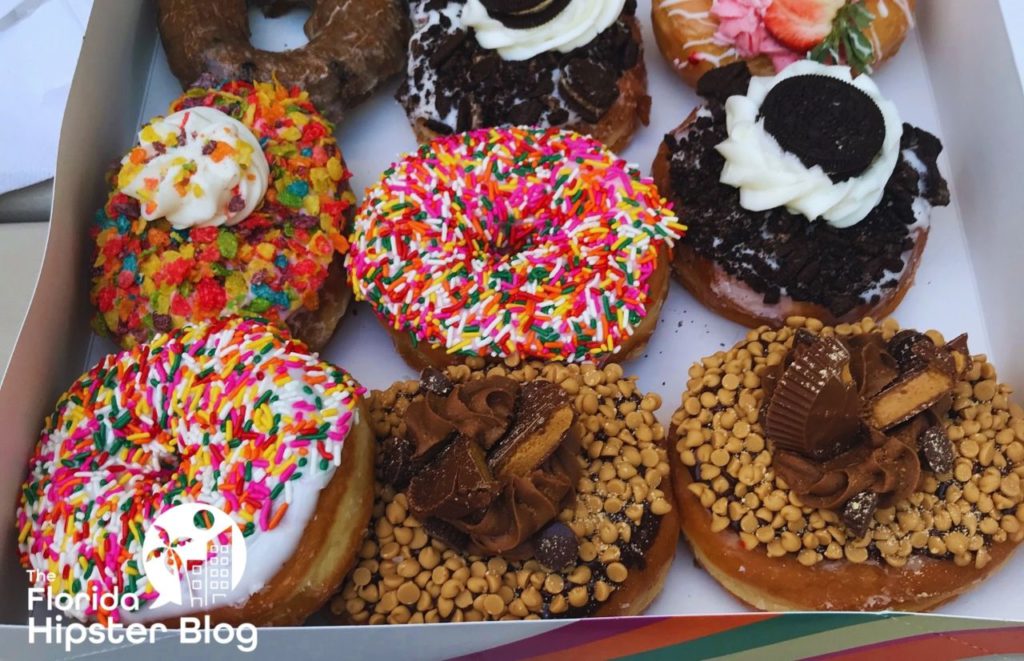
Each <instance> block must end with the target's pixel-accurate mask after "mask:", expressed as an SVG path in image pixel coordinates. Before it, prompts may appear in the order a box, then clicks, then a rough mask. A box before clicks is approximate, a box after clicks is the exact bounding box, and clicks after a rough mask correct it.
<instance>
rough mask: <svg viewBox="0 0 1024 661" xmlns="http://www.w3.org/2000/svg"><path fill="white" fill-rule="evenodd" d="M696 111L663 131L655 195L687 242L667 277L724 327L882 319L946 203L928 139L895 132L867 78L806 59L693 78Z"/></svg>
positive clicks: (894, 117) (888, 107) (908, 130)
mask: <svg viewBox="0 0 1024 661" xmlns="http://www.w3.org/2000/svg"><path fill="white" fill-rule="evenodd" d="M698 92H699V93H700V94H701V95H703V96H704V97H705V98H706V99H707V103H706V104H705V105H703V106H701V107H699V108H697V109H696V110H695V111H693V113H691V114H690V116H689V117H688V118H687V119H686V121H685V122H683V124H682V125H681V126H680V127H679V128H677V129H676V130H674V131H672V132H671V133H669V134H668V135H667V136H666V137H665V140H664V142H663V143H662V145H661V149H660V150H659V152H658V156H657V158H656V159H655V162H654V168H653V176H654V179H655V182H656V183H657V184H658V187H659V189H660V190H661V191H662V192H663V193H664V194H665V195H666V196H667V197H668V198H669V199H670V200H672V201H674V202H675V203H676V206H677V208H679V209H680V210H681V215H682V217H683V220H684V221H686V223H687V225H688V227H689V230H688V232H687V235H686V236H685V238H683V239H682V240H681V241H679V242H677V244H676V252H675V261H674V262H673V269H674V272H675V274H676V276H677V277H678V279H679V280H680V281H681V282H682V284H683V285H684V286H685V287H686V288H687V289H688V290H689V291H690V293H691V294H693V295H694V296H695V297H696V298H697V299H698V300H699V301H701V302H702V303H703V304H704V305H706V306H707V307H709V308H711V309H712V310H714V311H715V312H718V313H719V314H721V315H722V316H724V317H726V318H728V319H731V320H733V321H735V322H737V323H740V324H744V325H746V326H750V327H754V326H757V325H759V324H762V323H765V324H769V325H773V324H774V325H777V324H781V323H782V321H783V320H784V319H785V318H786V317H788V316H792V315H800V316H812V317H815V318H820V319H822V320H823V321H825V322H826V323H839V322H849V321H853V320H856V319H860V318H861V317H863V316H875V317H879V316H884V315H885V314H888V313H889V312H891V311H892V310H893V309H894V308H895V307H896V306H897V305H899V303H900V301H902V300H903V297H904V295H905V294H906V292H907V290H908V289H909V288H910V285H911V284H912V283H913V280H914V274H915V272H916V271H917V265H918V262H919V261H920V259H921V254H922V253H923V251H924V246H925V243H926V241H927V239H928V229H929V226H930V210H931V208H932V207H933V206H942V205H946V204H948V203H949V190H948V188H947V187H946V182H945V180H944V179H943V178H942V175H941V174H940V172H939V169H938V165H937V159H938V156H939V153H940V152H941V150H942V145H941V143H940V142H939V140H938V139H937V138H935V136H933V135H931V134H930V133H928V132H926V131H924V130H922V129H919V128H915V127H913V126H911V125H909V124H904V123H901V122H900V119H899V114H898V113H897V111H896V108H895V107H894V106H893V105H892V104H891V103H890V102H888V101H886V100H885V99H884V98H883V97H882V96H881V94H880V92H879V91H878V88H877V87H876V86H875V84H874V83H873V82H872V81H871V80H870V78H868V77H867V76H864V75H861V76H858V77H857V78H855V79H854V78H851V76H850V70H849V69H848V68H846V67H839V66H831V67H830V66H825V65H822V64H818V63H816V62H811V61H801V62H798V63H796V64H793V65H791V66H790V67H788V68H787V69H786V70H785V71H783V72H782V73H780V74H778V75H776V76H774V77H771V78H767V77H753V78H752V77H751V75H750V72H749V71H748V69H747V67H746V65H745V64H744V63H737V64H733V65H730V66H728V67H723V68H721V69H716V70H714V71H712V72H711V73H709V74H707V75H706V76H705V77H704V78H703V79H701V82H700V85H699V86H698Z"/></svg>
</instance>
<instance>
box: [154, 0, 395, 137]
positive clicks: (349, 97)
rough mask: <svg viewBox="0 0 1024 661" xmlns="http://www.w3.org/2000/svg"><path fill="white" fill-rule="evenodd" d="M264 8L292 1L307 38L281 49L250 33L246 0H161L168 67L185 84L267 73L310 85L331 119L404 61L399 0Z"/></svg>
mask: <svg viewBox="0 0 1024 661" xmlns="http://www.w3.org/2000/svg"><path fill="white" fill-rule="evenodd" d="M260 4H262V5H264V13H265V14H267V15H280V14H283V13H285V12H287V11H288V10H289V9H291V8H292V7H295V6H303V5H305V6H307V7H309V9H310V11H311V13H310V16H309V19H308V20H307V21H306V24H305V26H304V27H303V30H304V31H305V33H306V36H307V37H308V38H309V42H308V43H307V44H306V45H304V46H302V47H300V48H295V49H292V50H289V51H284V52H280V53H272V52H268V51H263V50H259V49H258V48H256V47H254V46H253V45H252V44H251V43H250V41H249V38H250V31H249V19H248V12H247V3H246V2H245V0H217V2H205V1H204V0H159V2H158V3H157V6H158V8H159V12H160V16H159V27H160V38H161V39H162V41H163V45H164V50H165V51H167V61H168V63H169V64H170V66H171V71H173V72H174V75H175V76H176V77H177V78H178V80H179V81H180V82H181V85H182V87H185V88H188V87H190V86H191V85H192V84H193V83H195V82H196V80H198V79H199V78H200V76H202V75H203V74H210V75H212V76H213V77H214V79H217V80H232V79H243V80H261V81H267V80H271V78H272V77H276V78H277V80H278V81H280V82H281V83H283V84H285V85H289V86H290V85H297V86H298V87H300V88H302V89H304V90H306V91H307V92H309V95H310V97H311V98H312V99H313V102H314V103H315V104H316V106H317V108H318V109H319V110H320V111H321V112H322V113H324V114H325V115H326V116H327V117H328V118H330V119H331V121H333V122H335V123H337V122H340V121H341V118H342V115H343V113H344V111H345V110H347V109H348V108H351V107H352V106H354V105H356V104H357V103H359V102H360V101H362V100H363V99H365V98H366V97H368V96H369V95H370V94H371V93H373V91H374V90H376V89H377V88H378V87H380V86H381V85H382V84H383V83H384V82H386V81H387V80H388V79H389V78H390V77H392V76H394V75H395V74H397V73H399V72H400V71H401V69H402V66H403V64H404V63H405V49H406V44H407V42H408V38H409V33H410V31H411V26H410V22H409V17H408V7H407V3H405V2H403V1H402V0H274V1H273V2H270V3H269V4H268V3H267V2H266V1H265V0H264V1H263V2H261V3H260Z"/></svg>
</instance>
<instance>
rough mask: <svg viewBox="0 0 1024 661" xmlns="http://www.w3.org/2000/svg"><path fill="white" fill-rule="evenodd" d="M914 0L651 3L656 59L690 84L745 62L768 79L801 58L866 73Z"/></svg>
mask: <svg viewBox="0 0 1024 661" xmlns="http://www.w3.org/2000/svg"><path fill="white" fill-rule="evenodd" d="M914 4H915V1H914V0H652V2H651V19H652V21H653V23H654V35H655V37H656V38H657V41H658V47H659V48H660V49H661V53H662V55H664V56H665V59H666V60H668V62H669V64H671V65H672V67H673V68H674V69H675V71H676V73H677V74H679V76H680V77H681V78H682V79H683V80H685V81H686V82H688V83H689V84H690V85H693V86H696V85H697V81H698V80H700V78H701V76H703V75H704V74H705V73H707V72H708V71H710V70H711V69H714V68H715V67H723V66H728V65H730V64H733V63H734V62H737V61H742V62H746V63H747V65H748V66H749V67H750V70H751V71H753V72H754V73H756V74H757V75H759V76H770V75H772V74H774V73H778V72H779V71H782V69H783V68H785V67H786V66H788V65H790V64H792V63H793V62H796V61H798V60H801V59H804V58H811V59H814V60H817V61H819V62H825V63H839V64H847V65H849V66H850V67H852V68H853V70H854V71H855V72H857V73H871V72H872V71H873V70H874V68H875V67H876V66H877V65H879V64H881V63H882V62H883V61H885V60H887V59H889V58H890V57H892V56H893V55H895V54H896V51H898V50H899V48H900V46H901V45H902V44H903V39H904V37H906V34H907V31H908V30H909V29H910V28H911V27H913V25H914Z"/></svg>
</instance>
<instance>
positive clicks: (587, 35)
mask: <svg viewBox="0 0 1024 661" xmlns="http://www.w3.org/2000/svg"><path fill="white" fill-rule="evenodd" d="M625 4H626V0H570V2H569V4H568V5H567V6H566V7H565V9H563V10H562V11H561V12H560V13H559V14H558V15H557V16H555V17H554V18H552V19H551V20H550V21H548V22H547V23H545V24H543V25H538V26H537V27H534V28H525V29H519V30H517V29H514V28H510V27H507V26H506V25H505V24H503V23H502V22H501V21H499V20H497V19H494V18H492V17H491V15H490V14H488V13H487V9H486V8H485V7H484V6H483V4H482V3H481V2H480V0H469V1H468V2H467V3H466V5H465V7H463V9H462V24H463V25H464V26H466V27H470V28H473V29H474V30H475V31H476V40H477V43H479V44H480V45H481V46H483V47H484V48H487V49H490V50H497V51H498V54H499V55H501V57H502V58H503V59H506V60H528V59H530V58H531V57H534V56H536V55H540V54H541V53H546V52H547V51H552V50H557V51H559V52H562V53H568V52H569V51H571V50H573V49H576V48H579V47H580V46H586V45H587V44H589V43H590V42H591V41H593V40H594V38H595V37H597V35H599V34H601V33H602V32H604V31H605V30H606V29H608V27H610V26H611V24H612V23H614V22H615V21H616V20H618V18H619V14H621V13H622V8H623V6H625Z"/></svg>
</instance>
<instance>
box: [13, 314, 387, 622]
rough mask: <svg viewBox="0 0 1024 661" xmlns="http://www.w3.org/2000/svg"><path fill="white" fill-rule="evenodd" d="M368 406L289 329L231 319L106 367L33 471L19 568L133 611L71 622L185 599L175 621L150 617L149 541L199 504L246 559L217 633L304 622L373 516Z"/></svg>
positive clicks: (42, 447) (65, 398) (60, 411)
mask: <svg viewBox="0 0 1024 661" xmlns="http://www.w3.org/2000/svg"><path fill="white" fill-rule="evenodd" d="M362 393H363V390H362V388H361V387H359V386H358V385H357V384H356V383H355V382H354V381H353V380H352V378H351V377H350V376H349V375H348V374H346V373H345V372H344V371H342V370H340V369H338V368H336V367H333V366H331V365H329V364H327V363H323V362H320V361H319V360H317V359H316V358H315V357H313V356H311V355H310V354H309V352H308V350H307V349H306V347H305V346H304V345H303V344H302V343H301V342H296V341H294V340H292V339H291V337H290V336H289V335H288V332H287V331H284V330H281V329H278V328H276V327H273V326H268V325H266V324H265V323H264V322H262V321H257V320H245V319H241V318H238V317H235V318H232V319H230V320H220V321H216V322H212V323H209V324H201V325H196V326H189V327H186V328H183V329H180V330H177V331H174V332H173V333H170V334H160V335H157V336H156V337H155V338H154V339H153V340H152V342H150V343H148V344H140V345H138V346H136V347H135V348H133V349H131V350H127V351H123V352H121V353H118V354H113V355H109V356H107V357H106V358H104V359H103V361H102V362H101V363H100V364H99V365H97V366H96V367H94V368H93V369H91V370H90V371H89V372H87V373H86V374H84V375H82V376H81V377H80V378H79V379H78V380H77V381H75V383H74V384H73V385H72V386H71V388H70V389H68V391H67V392H66V393H65V394H64V395H62V396H61V397H60V399H59V400H58V401H57V405H56V407H55V409H54V412H53V413H52V414H51V415H50V416H49V417H48V418H47V419H46V424H45V428H44V429H43V431H42V433H41V434H40V437H39V442H38V444H37V445H36V448H35V451H34V453H33V454H32V456H31V458H30V459H29V464H28V477H27V478H26V479H25V483H24V484H23V485H22V488H21V498H20V502H19V506H18V511H17V518H16V525H17V527H18V546H19V550H20V552H21V561H22V564H23V565H24V566H25V567H27V568H30V569H35V570H37V571H39V572H42V573H43V575H44V576H45V573H46V572H52V573H53V574H54V575H56V576H57V579H56V580H55V581H52V582H50V583H49V584H48V588H49V589H50V590H51V591H52V592H53V593H54V594H59V593H69V594H71V595H72V597H74V595H82V594H92V593H96V594H118V595H121V597H122V599H121V603H122V605H123V604H126V603H130V601H126V600H125V599H124V596H125V595H133V596H134V597H135V600H137V603H140V604H141V610H140V611H131V610H126V609H125V608H123V607H122V608H119V609H118V610H115V611H109V612H107V611H103V610H99V611H97V610H95V609H90V610H86V611H85V612H82V613H78V615H79V617H83V618H87V619H98V620H100V621H111V620H113V621H118V620H125V621H143V622H149V621H153V620H160V619H163V618H167V617H169V616H172V615H177V614H188V613H191V612H202V611H201V610H198V609H195V608H194V607H192V610H191V611H190V610H189V608H190V601H189V600H187V599H186V600H185V601H184V604H183V605H182V606H179V607H178V608H179V609H182V610H179V611H175V612H170V611H172V610H173V609H169V608H166V607H165V608H163V609H161V610H159V611H156V612H155V613H154V612H150V611H148V608H149V604H151V603H152V602H153V600H154V599H156V597H157V596H158V595H157V592H156V590H155V588H154V585H153V583H151V581H150V579H149V577H147V574H146V571H145V568H146V561H145V558H144V557H143V551H144V546H143V544H144V540H145V538H146V536H147V535H149V534H155V533H153V532H152V530H151V528H150V526H151V524H152V523H153V521H154V520H155V519H156V518H157V517H158V516H159V515H160V514H162V513H163V512H165V511H167V510H169V509H170V508H172V507H174V506H176V505H180V504H185V503H205V504H206V505H211V506H213V507H216V508H219V509H220V510H222V511H223V512H226V513H227V516H229V517H230V518H231V519H232V520H233V521H234V523H236V524H237V525H238V527H239V528H240V530H241V532H242V535H243V537H244V540H245V546H246V548H247V551H248V553H247V556H248V560H247V562H246V564H245V567H244V572H243V574H242V576H241V581H240V582H239V583H238V584H237V586H236V587H235V588H234V589H232V590H231V591H229V592H227V593H226V594H225V595H223V596H222V597H221V598H219V599H218V601H217V602H216V603H218V604H223V605H218V606H216V607H211V609H210V610H207V611H206V612H207V613H208V614H209V615H210V616H211V617H212V619H213V621H215V622H216V621H221V622H233V623H240V622H251V623H253V624H257V625H271V624H298V623H301V622H302V621H303V620H304V619H305V618H306V617H307V616H308V615H309V614H310V613H312V612H313V611H315V610H316V609H318V608H319V607H320V606H322V605H323V603H324V601H325V600H326V599H327V598H328V597H329V596H330V595H331V594H332V593H333V592H334V591H335V590H337V588H338V586H339V584H340V583H341V580H342V579H343V577H344V575H345V573H346V572H347V571H348V570H349V568H350V567H351V564H352V563H353V562H354V561H355V559H356V552H357V551H358V550H359V545H360V543H361V540H362V537H363V533H364V531H365V528H366V522H367V520H368V519H369V515H370V510H371V506H372V499H373V439H372V436H371V435H370V430H369V427H368V425H367V422H366V420H367V416H366V415H365V413H364V411H363V405H362V403H361V395H362ZM185 541H188V540H185ZM232 541H234V540H232ZM204 548H205V547H204ZM187 550H188V546H187V545H186V546H185V547H182V548H178V553H179V555H180V556H181V557H182V558H183V559H185V560H187V561H188V562H189V563H191V562H192V561H193V560H196V561H198V562H205V560H206V559H207V556H206V555H205V550H203V551H201V552H200V556H186V551H187ZM200 558H201V559H200ZM189 567H190V570H191V567H192V565H191V564H189ZM41 580H42V579H41ZM160 596H161V597H164V598H166V597H167V595H164V594H161V595H160ZM174 621H175V622H177V620H174Z"/></svg>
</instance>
